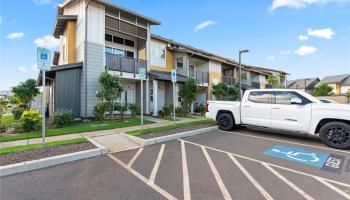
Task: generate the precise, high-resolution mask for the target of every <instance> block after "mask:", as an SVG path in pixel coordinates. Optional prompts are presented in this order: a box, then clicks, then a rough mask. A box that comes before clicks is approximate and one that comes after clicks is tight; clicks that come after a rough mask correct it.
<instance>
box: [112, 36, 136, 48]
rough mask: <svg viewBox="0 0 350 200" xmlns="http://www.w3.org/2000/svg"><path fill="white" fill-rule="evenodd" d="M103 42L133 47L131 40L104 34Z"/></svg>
mask: <svg viewBox="0 0 350 200" xmlns="http://www.w3.org/2000/svg"><path fill="white" fill-rule="evenodd" d="M105 40H106V41H108V42H113V43H116V44H121V45H125V46H129V47H135V42H134V41H133V40H128V39H124V38H121V37H118V36H114V35H110V34H105Z"/></svg>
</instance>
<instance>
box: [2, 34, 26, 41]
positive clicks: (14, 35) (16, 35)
mask: <svg viewBox="0 0 350 200" xmlns="http://www.w3.org/2000/svg"><path fill="white" fill-rule="evenodd" d="M23 36H24V33H22V32H14V33H10V34H8V35H7V36H6V38H7V39H10V40H15V39H19V38H21V37H23Z"/></svg>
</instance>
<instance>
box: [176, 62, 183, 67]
mask: <svg viewBox="0 0 350 200" xmlns="http://www.w3.org/2000/svg"><path fill="white" fill-rule="evenodd" d="M176 67H177V68H183V67H184V65H183V64H182V63H181V62H176Z"/></svg>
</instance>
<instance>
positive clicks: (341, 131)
mask: <svg viewBox="0 0 350 200" xmlns="http://www.w3.org/2000/svg"><path fill="white" fill-rule="evenodd" d="M320 138H321V140H322V142H323V143H325V144H326V145H327V146H329V147H332V148H336V149H350V125H349V124H346V123H344V122H328V123H326V124H325V125H323V126H322V127H321V129H320Z"/></svg>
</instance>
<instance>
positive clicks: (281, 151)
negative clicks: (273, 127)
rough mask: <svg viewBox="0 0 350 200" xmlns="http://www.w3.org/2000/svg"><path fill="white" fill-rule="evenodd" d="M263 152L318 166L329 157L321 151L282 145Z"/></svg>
mask: <svg viewBox="0 0 350 200" xmlns="http://www.w3.org/2000/svg"><path fill="white" fill-rule="evenodd" d="M264 154H265V155H268V156H272V157H277V158H281V159H284V160H289V161H293V162H297V163H302V164H305V165H310V166H314V167H318V168H321V167H322V166H323V164H324V163H325V162H326V161H327V158H328V157H329V154H328V153H321V152H317V151H310V150H307V149H299V148H293V147H287V146H282V145H276V146H273V147H271V148H269V149H267V150H266V151H264Z"/></svg>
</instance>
